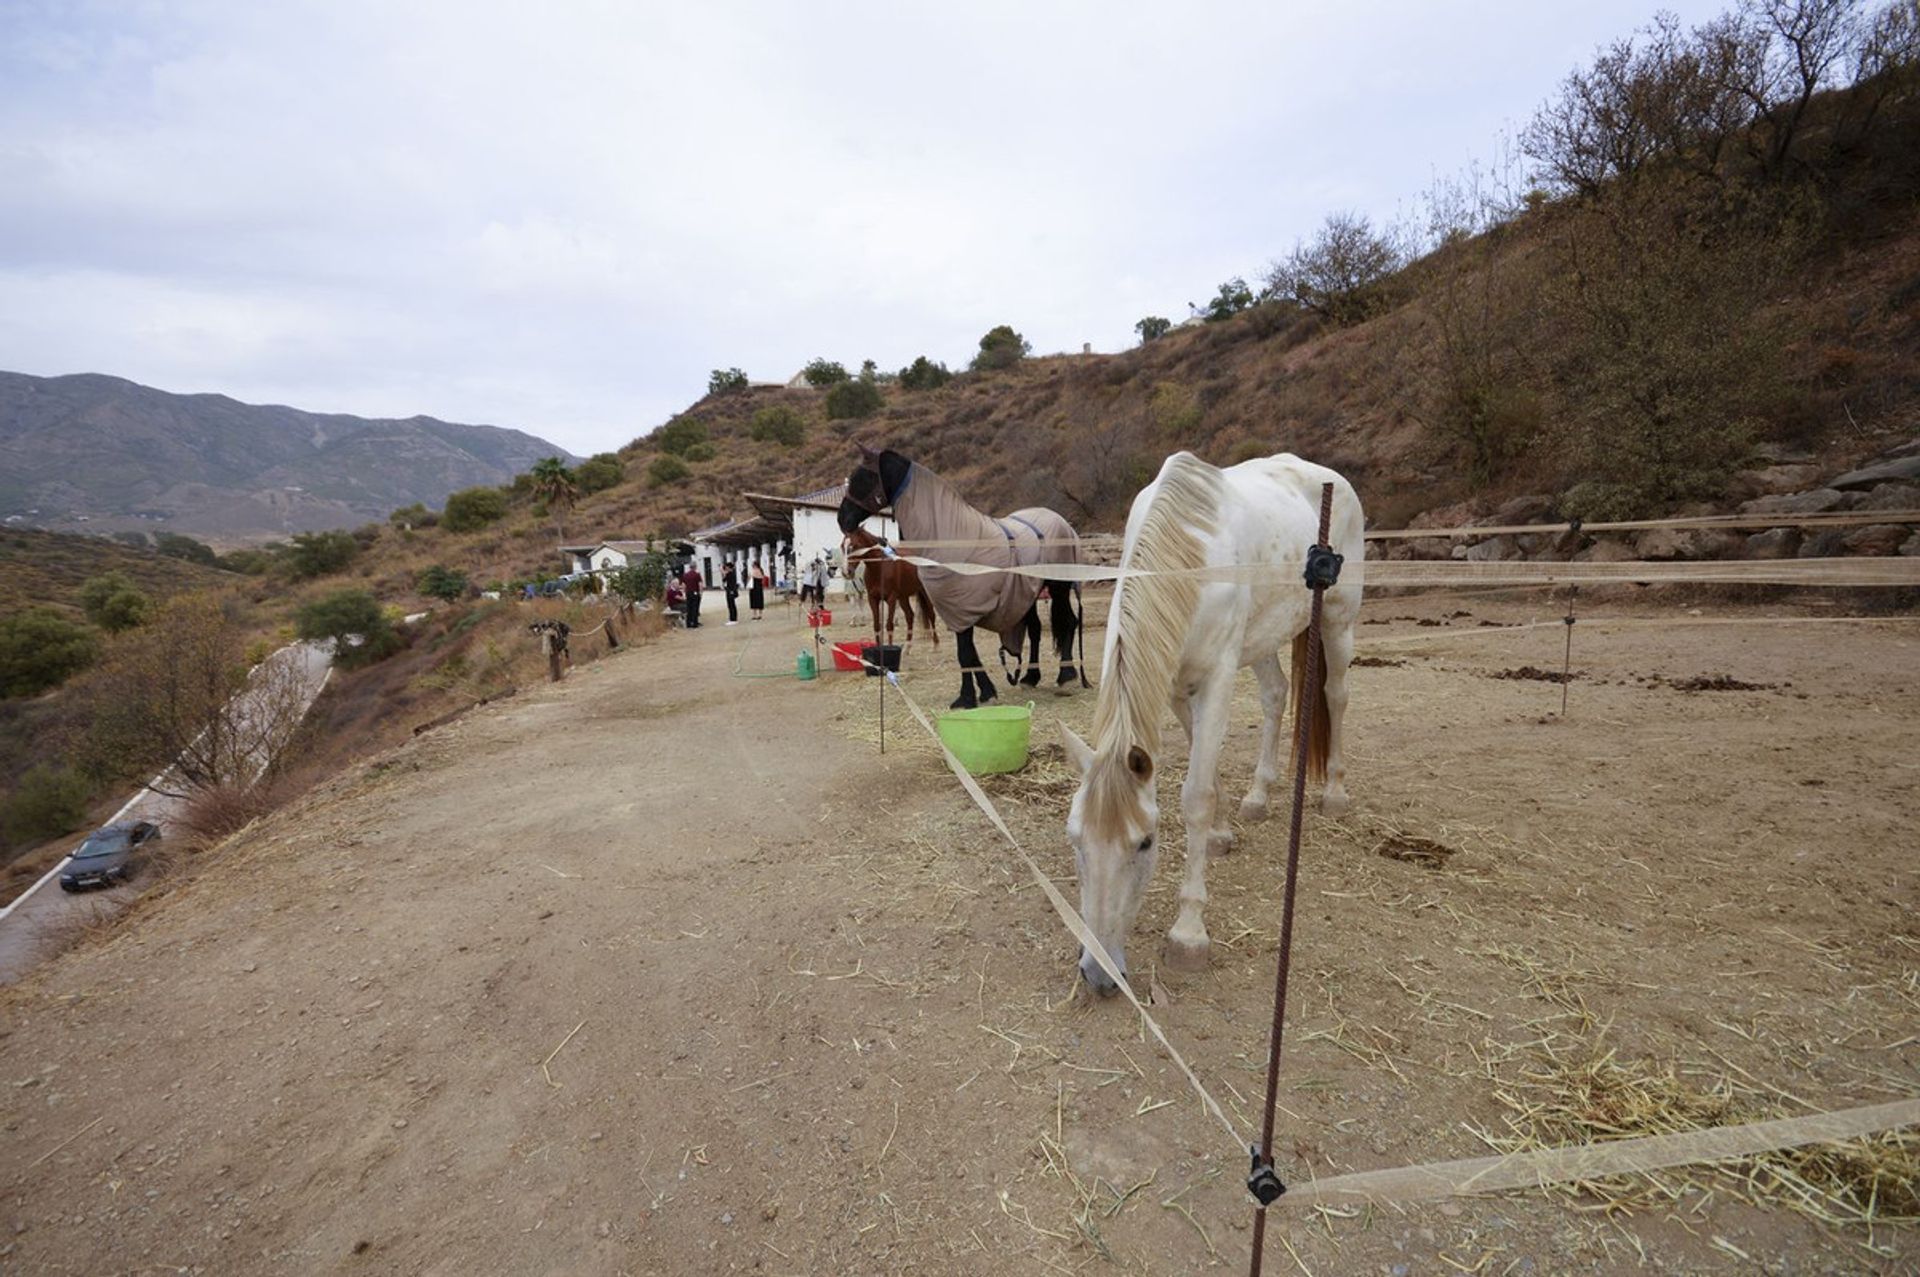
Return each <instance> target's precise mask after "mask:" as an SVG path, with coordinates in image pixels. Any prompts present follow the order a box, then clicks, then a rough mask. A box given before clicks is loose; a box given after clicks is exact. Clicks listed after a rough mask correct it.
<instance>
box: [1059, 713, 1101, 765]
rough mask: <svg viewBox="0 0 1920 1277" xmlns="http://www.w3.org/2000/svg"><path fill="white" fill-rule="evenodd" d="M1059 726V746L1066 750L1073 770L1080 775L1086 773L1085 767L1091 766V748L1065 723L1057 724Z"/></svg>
mask: <svg viewBox="0 0 1920 1277" xmlns="http://www.w3.org/2000/svg"><path fill="white" fill-rule="evenodd" d="M1059 727H1060V746H1061V748H1062V749H1065V750H1066V751H1067V758H1068V760H1069V761H1070V762H1072V763H1073V765H1074V768H1075V770H1077V771H1078V772H1079V773H1080V774H1081V775H1082V776H1084V775H1086V774H1087V769H1088V768H1090V767H1092V766H1093V750H1092V748H1091V747H1090V746H1088V744H1087V742H1085V741H1083V740H1081V739H1080V738H1079V737H1078V736H1076V735H1074V731H1073V729H1072V728H1071V727H1068V726H1067V725H1066V724H1065V723H1061V724H1059Z"/></svg>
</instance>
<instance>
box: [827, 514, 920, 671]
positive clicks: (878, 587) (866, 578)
mask: <svg viewBox="0 0 1920 1277" xmlns="http://www.w3.org/2000/svg"><path fill="white" fill-rule="evenodd" d="M844 544H845V548H846V552H847V574H848V575H849V576H851V575H852V574H853V569H854V567H855V565H859V566H860V567H861V568H862V571H863V575H862V578H861V579H862V582H863V583H864V584H865V586H866V588H867V606H868V607H870V608H872V609H873V641H874V642H875V643H878V642H880V604H881V602H882V600H884V601H885V602H886V605H887V629H886V636H887V637H886V641H887V642H888V643H892V642H893V615H894V609H895V608H898V609H900V610H901V611H904V612H905V613H906V614H907V642H909V643H911V642H913V608H914V604H915V603H918V604H919V605H920V619H921V621H923V622H924V623H925V624H926V627H927V636H928V637H929V638H931V639H932V640H933V642H934V644H935V645H936V646H937V645H938V644H939V642H940V632H939V630H937V629H936V628H935V627H934V623H933V600H932V599H930V598H928V597H927V591H926V587H925V586H923V585H921V584H920V570H919V569H918V568H916V567H914V566H913V564H911V563H902V562H901V561H900V560H898V559H895V558H892V557H890V556H889V555H888V554H887V548H886V542H884V541H882V540H881V539H880V538H879V537H877V536H875V535H873V533H871V532H869V531H867V530H866V529H865V528H862V527H856V528H854V529H853V530H852V531H851V532H849V533H847V537H846V541H845V543H844Z"/></svg>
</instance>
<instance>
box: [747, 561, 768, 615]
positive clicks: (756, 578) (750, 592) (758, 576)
mask: <svg viewBox="0 0 1920 1277" xmlns="http://www.w3.org/2000/svg"><path fill="white" fill-rule="evenodd" d="M766 610H767V565H766V564H764V563H762V562H760V560H758V559H755V560H754V561H753V571H752V572H751V574H750V575H749V576H748V578H747V611H749V612H751V613H752V614H753V615H752V618H751V619H753V620H756V621H757V620H759V619H760V614H761V613H762V612H764V611H766Z"/></svg>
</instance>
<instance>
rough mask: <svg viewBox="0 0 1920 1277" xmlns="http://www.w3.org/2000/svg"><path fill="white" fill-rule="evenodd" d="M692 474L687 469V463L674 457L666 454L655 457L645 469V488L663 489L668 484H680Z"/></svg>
mask: <svg viewBox="0 0 1920 1277" xmlns="http://www.w3.org/2000/svg"><path fill="white" fill-rule="evenodd" d="M692 473H693V471H691V470H689V469H688V468H687V463H686V462H684V461H682V460H681V459H680V458H678V457H676V456H673V455H671V454H668V455H666V456H659V457H655V458H654V459H653V462H652V464H651V465H649V466H648V467H647V486H648V487H651V488H664V487H666V486H667V485H668V484H672V483H678V482H680V481H681V480H682V479H684V478H686V477H687V476H688V475H690V474H692Z"/></svg>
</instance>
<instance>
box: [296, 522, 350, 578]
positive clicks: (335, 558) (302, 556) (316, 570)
mask: <svg viewBox="0 0 1920 1277" xmlns="http://www.w3.org/2000/svg"><path fill="white" fill-rule="evenodd" d="M359 553H360V541H359V538H357V537H355V536H354V535H353V533H351V532H296V533H294V536H293V547H292V548H291V549H290V550H288V551H287V570H288V571H289V572H291V573H292V574H293V578H294V580H296V581H305V580H310V579H311V578H313V577H316V576H331V575H332V574H333V573H335V572H339V571H341V570H343V569H344V568H345V567H346V566H347V565H348V564H349V563H352V562H353V560H354V558H355V557H356V556H358V555H359Z"/></svg>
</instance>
